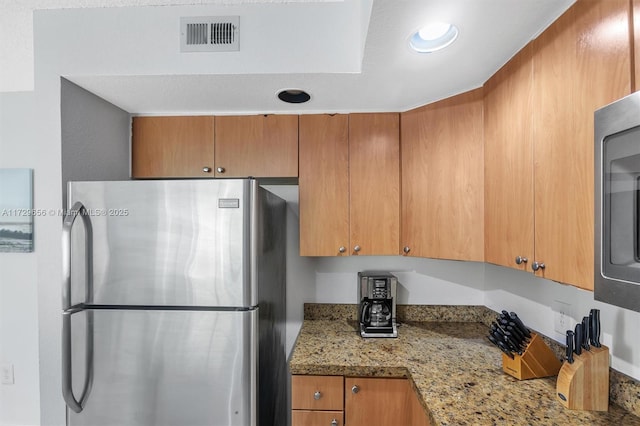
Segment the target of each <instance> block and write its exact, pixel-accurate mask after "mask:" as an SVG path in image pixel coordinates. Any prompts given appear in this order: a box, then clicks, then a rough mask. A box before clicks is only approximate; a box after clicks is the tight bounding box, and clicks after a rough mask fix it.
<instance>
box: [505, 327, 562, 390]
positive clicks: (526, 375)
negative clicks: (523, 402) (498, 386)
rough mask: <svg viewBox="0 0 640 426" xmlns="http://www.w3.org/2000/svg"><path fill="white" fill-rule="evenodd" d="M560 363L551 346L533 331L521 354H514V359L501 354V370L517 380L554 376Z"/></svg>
mask: <svg viewBox="0 0 640 426" xmlns="http://www.w3.org/2000/svg"><path fill="white" fill-rule="evenodd" d="M561 365H562V364H561V362H560V360H559V359H558V358H556V355H555V354H554V353H553V351H552V350H551V348H550V347H549V346H547V344H546V343H544V341H543V340H542V338H540V337H539V336H538V335H537V334H535V333H531V340H530V341H529V344H528V345H527V347H526V349H525V350H524V352H523V353H522V355H517V354H514V359H511V358H510V357H508V356H507V355H505V354H502V371H504V372H505V373H507V374H509V375H510V376H513V377H515V378H516V379H518V380H527V379H535V378H539V377H548V376H555V375H556V374H558V371H559V370H560V367H561Z"/></svg>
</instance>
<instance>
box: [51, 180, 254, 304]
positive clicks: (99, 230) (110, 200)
mask: <svg viewBox="0 0 640 426" xmlns="http://www.w3.org/2000/svg"><path fill="white" fill-rule="evenodd" d="M256 187H257V185H256V183H255V181H252V180H247V179H231V180H216V181H214V180H173V181H123V182H71V183H69V191H68V193H69V210H70V211H71V210H73V209H72V207H73V206H74V205H78V204H77V203H81V204H82V206H84V209H85V212H86V215H88V219H89V222H87V221H86V220H76V221H75V224H73V226H72V229H71V230H70V232H69V234H70V235H69V236H68V237H69V242H68V243H65V242H64V241H63V247H65V249H66V248H67V247H68V249H69V250H70V254H69V256H65V259H67V258H70V262H71V266H70V267H69V270H70V282H71V289H70V296H69V297H70V299H71V301H70V304H69V305H75V304H78V303H86V304H97V305H138V306H167V305H169V306H229V307H251V306H256V305H257V304H258V303H257V294H256V291H255V285H256V283H255V282H253V280H252V279H251V276H252V268H255V265H252V262H251V250H252V249H251V247H252V246H251V241H252V238H251V235H252V234H251V230H252V226H251V223H252V208H251V206H252V194H253V193H254V190H255V188H256ZM83 218H84V216H83ZM89 229H90V230H91V233H92V236H91V238H90V240H91V243H90V244H89V243H88V242H87V232H88V230H89ZM89 248H90V249H91V251H92V253H91V255H90V257H89V256H88V254H87V250H89ZM87 265H89V268H90V269H91V274H92V277H93V283H92V292H93V294H92V295H91V296H92V300H89V297H88V295H87V294H86V293H87V290H86V288H87V285H86V281H87V279H86V275H87V268H88V266H87Z"/></svg>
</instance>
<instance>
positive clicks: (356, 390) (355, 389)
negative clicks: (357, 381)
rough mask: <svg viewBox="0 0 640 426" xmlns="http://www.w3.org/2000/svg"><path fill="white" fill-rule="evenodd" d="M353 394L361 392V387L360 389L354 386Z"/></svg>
mask: <svg viewBox="0 0 640 426" xmlns="http://www.w3.org/2000/svg"><path fill="white" fill-rule="evenodd" d="M351 392H353V393H358V392H360V387H358V385H353V387H352V388H351Z"/></svg>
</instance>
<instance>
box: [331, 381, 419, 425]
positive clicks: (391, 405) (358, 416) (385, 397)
mask: <svg viewBox="0 0 640 426" xmlns="http://www.w3.org/2000/svg"><path fill="white" fill-rule="evenodd" d="M344 384H345V398H344V423H345V425H348V426H369V425H381V426H383V425H388V426H394V425H412V426H426V425H428V424H429V420H428V418H427V416H426V414H425V412H424V410H423V409H421V408H422V407H421V406H420V407H419V409H417V407H416V406H415V404H418V405H419V402H418V400H417V398H416V394H415V392H414V390H413V389H412V387H411V383H409V380H407V379H389V378H373V377H366V378H364V377H345V380H344Z"/></svg>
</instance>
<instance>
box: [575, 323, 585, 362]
mask: <svg viewBox="0 0 640 426" xmlns="http://www.w3.org/2000/svg"><path fill="white" fill-rule="evenodd" d="M573 337H574V339H575V340H576V343H575V345H574V348H573V350H574V351H575V353H576V355H580V354H581V353H582V338H583V337H584V333H583V331H582V323H579V324H576V328H575V331H574V333H573Z"/></svg>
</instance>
